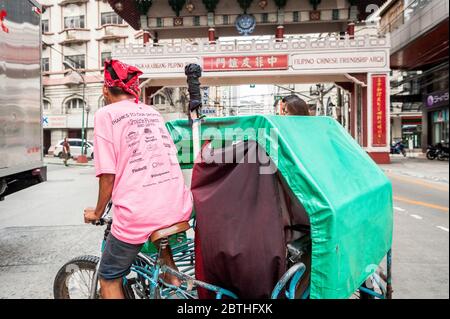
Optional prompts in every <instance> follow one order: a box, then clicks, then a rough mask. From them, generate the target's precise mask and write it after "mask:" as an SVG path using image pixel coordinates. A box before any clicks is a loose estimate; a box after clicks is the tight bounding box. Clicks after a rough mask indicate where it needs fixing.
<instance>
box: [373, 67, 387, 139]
mask: <svg viewBox="0 0 450 319" xmlns="http://www.w3.org/2000/svg"><path fill="white" fill-rule="evenodd" d="M371 81H372V130H373V131H372V146H374V147H386V146H387V123H386V112H387V110H386V81H387V78H386V75H374V76H372V79H371Z"/></svg>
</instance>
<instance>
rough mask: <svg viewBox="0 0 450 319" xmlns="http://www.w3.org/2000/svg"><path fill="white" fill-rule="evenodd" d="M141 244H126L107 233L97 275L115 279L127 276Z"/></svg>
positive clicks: (102, 277)
mask: <svg viewBox="0 0 450 319" xmlns="http://www.w3.org/2000/svg"><path fill="white" fill-rule="evenodd" d="M143 245H144V244H140V245H133V244H128V243H125V242H123V241H120V240H118V239H117V238H115V237H114V236H113V235H112V234H109V235H108V238H107V239H106V245H105V250H104V251H103V254H102V259H101V261H100V268H99V270H98V276H99V277H100V278H101V279H104V280H115V279H119V278H122V277H125V276H127V275H128V274H129V273H130V268H131V265H132V264H133V261H134V260H135V259H136V256H137V255H138V254H139V252H140V251H141V248H142V246H143Z"/></svg>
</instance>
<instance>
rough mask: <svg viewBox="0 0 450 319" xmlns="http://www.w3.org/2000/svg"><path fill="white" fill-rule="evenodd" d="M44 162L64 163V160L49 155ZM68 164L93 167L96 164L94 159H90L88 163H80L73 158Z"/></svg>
mask: <svg viewBox="0 0 450 319" xmlns="http://www.w3.org/2000/svg"><path fill="white" fill-rule="evenodd" d="M44 163H45V164H49V165H64V161H63V160H62V159H61V158H58V157H53V156H49V155H47V156H45V157H44ZM67 164H69V166H87V167H92V166H94V161H93V160H90V161H89V162H88V163H86V164H80V163H77V161H74V160H73V159H70V160H68V161H67Z"/></svg>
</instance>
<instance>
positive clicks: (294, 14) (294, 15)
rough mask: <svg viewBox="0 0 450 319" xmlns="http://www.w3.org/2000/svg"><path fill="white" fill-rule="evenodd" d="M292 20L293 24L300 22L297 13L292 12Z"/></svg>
mask: <svg viewBox="0 0 450 319" xmlns="http://www.w3.org/2000/svg"><path fill="white" fill-rule="evenodd" d="M292 20H293V21H294V22H300V15H299V12H298V11H294V12H293V17H292Z"/></svg>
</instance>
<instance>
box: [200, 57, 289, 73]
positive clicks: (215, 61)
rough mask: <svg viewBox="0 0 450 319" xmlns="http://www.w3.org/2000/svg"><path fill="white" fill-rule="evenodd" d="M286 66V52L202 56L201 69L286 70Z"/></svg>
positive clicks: (287, 59) (287, 58)
mask: <svg viewBox="0 0 450 319" xmlns="http://www.w3.org/2000/svg"><path fill="white" fill-rule="evenodd" d="M288 68H289V56H288V55H287V54H278V55H277V54H275V55H251V56H212V57H204V58H203V70H204V71H205V72H213V71H263V70H287V69H288Z"/></svg>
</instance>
